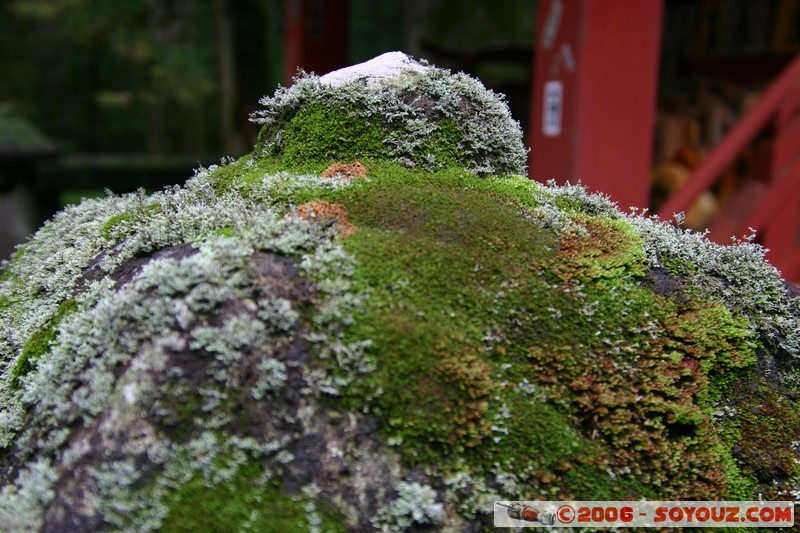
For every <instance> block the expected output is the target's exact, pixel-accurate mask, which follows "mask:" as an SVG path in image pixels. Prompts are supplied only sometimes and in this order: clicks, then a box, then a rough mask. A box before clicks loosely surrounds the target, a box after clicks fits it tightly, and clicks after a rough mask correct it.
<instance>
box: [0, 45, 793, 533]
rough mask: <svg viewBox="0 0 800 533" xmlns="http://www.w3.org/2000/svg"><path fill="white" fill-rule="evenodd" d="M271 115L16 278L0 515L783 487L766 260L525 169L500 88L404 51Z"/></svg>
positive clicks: (8, 279)
mask: <svg viewBox="0 0 800 533" xmlns="http://www.w3.org/2000/svg"><path fill="white" fill-rule="evenodd" d="M384 67H386V68H385V69H384ZM369 71H377V72H378V73H379V74H380V75H377V76H372V77H369V76H368V77H364V76H362V74H363V73H364V72H369ZM264 104H265V106H266V108H265V110H264V111H263V112H261V113H259V114H257V116H256V117H255V118H256V119H257V120H258V121H261V122H262V123H263V130H262V133H261V137H260V140H259V142H258V144H257V145H256V147H255V149H254V151H253V153H251V154H249V155H247V156H245V157H243V158H241V159H239V160H237V161H232V160H230V161H227V160H226V161H223V162H222V163H221V164H220V165H218V166H212V167H210V168H201V169H199V170H198V171H197V172H196V174H195V176H194V177H192V178H191V179H190V180H189V181H188V182H187V183H186V184H185V185H184V186H181V187H174V188H172V189H167V190H164V191H161V192H157V193H154V194H150V195H147V194H144V193H139V194H133V195H125V196H109V197H107V198H105V199H98V200H86V201H84V202H83V203H81V204H80V205H78V206H73V207H69V208H67V209H65V210H64V211H62V212H61V213H59V214H58V215H56V216H55V217H54V218H53V219H52V220H51V221H49V222H48V223H46V224H45V225H44V226H43V227H42V228H41V229H40V230H39V231H38V232H37V233H36V234H35V235H34V236H33V237H32V238H31V239H30V240H29V241H28V242H27V243H26V244H25V245H24V246H22V247H21V248H20V249H19V250H18V251H17V253H16V254H15V255H14V257H12V258H11V260H9V261H8V262H6V263H5V264H4V265H3V270H2V274H0V357H1V359H0V529H3V530H9V531H28V530H32V531H37V530H38V531H67V530H68V531H95V530H122V531H137V532H139V531H244V530H252V531H348V530H358V531H368V530H385V531H397V530H404V529H407V528H415V527H418V526H419V527H429V528H432V529H434V530H439V529H441V530H448V531H481V530H484V529H489V528H490V527H491V514H490V513H491V510H492V503H493V501H494V500H498V499H511V500H520V499H526V500H535V499H572V498H574V499H581V500H622V499H634V498H635V499H639V498H651V499H701V500H711V499H718V498H733V499H737V498H738V499H757V498H758V497H763V498H764V499H778V498H781V499H795V498H796V497H797V495H798V494H800V492H799V491H800V466H799V463H800V461H798V458H800V444H798V443H800V411H798V401H800V366H799V365H798V358H799V357H800V333H798V331H800V299H798V298H797V296H796V294H793V292H792V289H791V288H790V286H788V285H786V284H785V283H784V282H783V281H782V280H781V278H780V276H779V274H778V273H777V272H776V271H775V269H774V268H772V267H771V266H769V264H768V263H766V262H765V261H764V257H763V255H764V253H763V250H762V249H761V248H760V247H758V246H757V245H755V244H751V243H749V242H740V243H736V244H735V245H732V246H718V245H716V244H712V243H710V242H709V241H708V240H706V239H705V237H704V236H703V235H701V234H698V233H693V232H690V231H685V230H682V229H680V228H676V227H673V226H671V225H669V224H666V223H662V222H660V221H658V220H655V219H652V218H648V217H645V216H641V215H637V214H636V213H623V212H621V211H619V210H618V209H617V208H616V206H615V205H614V204H613V203H611V202H610V201H609V200H608V199H606V198H604V197H602V196H595V195H588V194H587V193H586V192H585V191H584V190H583V189H582V188H581V187H578V186H563V187H556V186H554V185H550V186H543V185H540V184H537V183H535V182H533V181H530V180H529V179H528V178H526V177H524V176H521V175H519V174H521V173H522V172H523V171H524V157H525V150H524V148H523V147H522V142H521V138H520V134H519V128H518V126H517V125H516V123H514V122H513V120H512V119H511V118H510V116H509V114H508V110H507V108H506V107H505V104H504V103H503V101H502V99H500V98H499V97H497V96H496V95H494V94H492V93H491V92H489V91H486V90H485V89H482V88H481V86H480V84H479V83H478V82H477V81H476V80H473V79H471V78H468V77H466V76H464V75H463V74H455V75H454V74H450V73H449V72H447V71H443V70H440V69H436V68H435V67H432V66H428V65H421V64H419V63H415V62H412V61H411V60H409V59H408V58H405V57H404V56H402V57H401V56H398V55H392V56H389V57H385V58H382V59H379V60H378V61H377V63H372V64H371V65H370V66H369V67H368V68H366V67H363V66H361V67H357V68H355V69H354V70H348V71H344V72H340V73H337V74H336V75H333V76H330V77H328V78H326V77H323V78H317V77H316V76H313V75H303V76H302V77H300V78H299V79H298V80H297V81H296V83H295V85H294V86H292V87H290V88H288V89H280V90H279V91H278V93H277V95H276V96H275V97H273V98H268V99H266V100H265V101H264ZM380 106H386V107H385V108H381V107H380ZM355 159H358V162H356V161H355ZM323 176H324V177H323Z"/></svg>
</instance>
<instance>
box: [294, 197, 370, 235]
mask: <svg viewBox="0 0 800 533" xmlns="http://www.w3.org/2000/svg"><path fill="white" fill-rule="evenodd" d="M297 214H298V215H299V216H300V218H302V219H303V220H308V221H310V222H328V221H331V220H332V221H334V224H335V226H336V230H337V231H338V232H339V235H341V236H342V237H348V236H350V235H352V234H354V233H355V232H356V230H357V229H358V228H356V227H355V226H354V225H353V224H351V223H350V220H349V219H348V218H347V212H346V211H345V209H344V207H343V206H342V205H341V204H335V203H332V202H327V201H325V200H314V201H312V202H308V203H305V204H303V205H301V206H300V207H298V208H297Z"/></svg>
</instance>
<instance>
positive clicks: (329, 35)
mask: <svg viewBox="0 0 800 533" xmlns="http://www.w3.org/2000/svg"><path fill="white" fill-rule="evenodd" d="M285 9H286V12H285V32H286V34H285V37H284V63H283V83H284V85H286V86H289V85H291V83H292V78H293V77H294V76H295V75H296V74H297V69H298V68H302V69H303V70H305V71H306V72H314V73H315V74H319V75H320V76H321V75H323V74H327V73H328V72H330V71H332V70H336V69H339V68H342V67H344V66H347V33H348V18H349V16H348V1H347V0H286V4H285Z"/></svg>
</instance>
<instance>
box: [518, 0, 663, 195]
mask: <svg viewBox="0 0 800 533" xmlns="http://www.w3.org/2000/svg"><path fill="white" fill-rule="evenodd" d="M539 10H540V11H539V14H538V32H537V42H536V52H535V58H534V81H533V100H532V102H531V125H530V131H531V134H530V136H529V143H530V146H531V155H530V161H529V169H530V175H531V177H532V178H533V179H536V180H539V181H547V180H549V179H555V180H556V181H557V182H559V183H563V182H566V181H570V182H572V183H575V182H577V181H578V180H580V181H581V182H582V183H583V184H584V185H586V186H587V187H588V188H589V189H590V190H592V191H595V192H603V193H605V194H608V195H609V196H611V199H612V200H614V201H616V202H618V203H619V205H620V207H621V208H622V209H627V208H628V207H629V206H637V207H647V205H648V203H649V197H650V172H651V164H652V152H653V146H652V145H653V134H654V128H655V113H656V98H657V80H658V61H659V52H660V45H661V23H662V17H663V4H662V0H541V1H540V2H539Z"/></svg>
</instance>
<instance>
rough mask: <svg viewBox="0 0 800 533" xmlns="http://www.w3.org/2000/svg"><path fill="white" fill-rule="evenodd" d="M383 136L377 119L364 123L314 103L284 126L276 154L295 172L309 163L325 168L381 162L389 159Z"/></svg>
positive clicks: (338, 108) (336, 108)
mask: <svg viewBox="0 0 800 533" xmlns="http://www.w3.org/2000/svg"><path fill="white" fill-rule="evenodd" d="M345 132H346V133H345ZM385 136H386V133H385V132H384V129H383V124H381V122H380V121H379V120H377V119H373V120H369V119H365V118H363V117H360V116H359V115H358V114H357V113H355V112H354V111H350V110H347V111H346V110H344V109H343V108H341V107H337V106H327V105H325V104H323V103H314V104H310V105H307V106H305V107H303V108H302V109H301V110H300V111H299V112H298V113H297V114H296V115H295V116H294V118H292V120H291V121H289V123H288V124H287V125H286V128H285V129H284V131H283V136H282V138H281V143H280V146H279V153H280V155H281V158H282V160H283V161H284V162H285V163H286V164H287V165H289V166H291V167H294V168H296V167H301V166H305V165H308V164H309V163H311V162H313V163H318V164H323V165H324V164H326V163H332V162H334V161H351V160H353V159H359V158H362V159H363V158H365V157H373V158H380V157H381V156H386V155H388V154H387V152H386V146H385V145H384V139H385ZM323 168H324V167H323Z"/></svg>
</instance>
